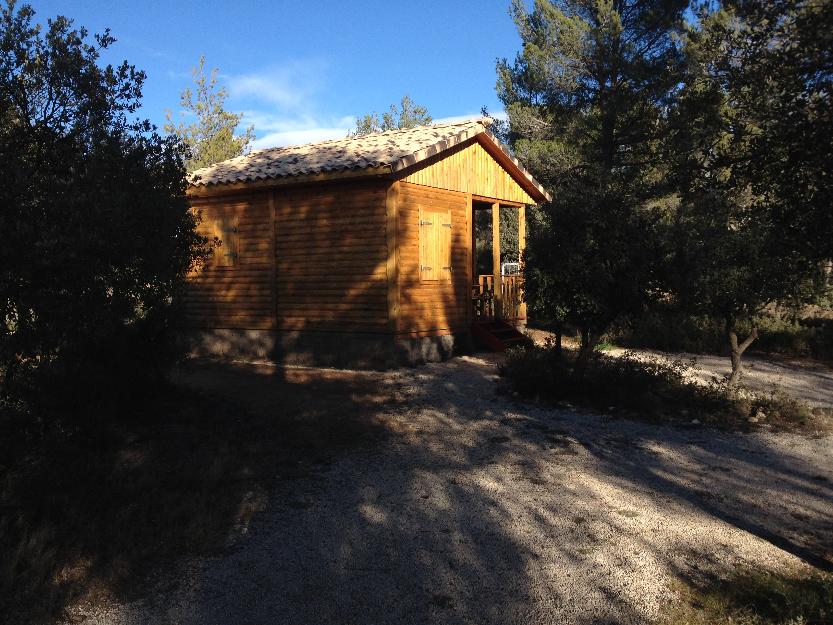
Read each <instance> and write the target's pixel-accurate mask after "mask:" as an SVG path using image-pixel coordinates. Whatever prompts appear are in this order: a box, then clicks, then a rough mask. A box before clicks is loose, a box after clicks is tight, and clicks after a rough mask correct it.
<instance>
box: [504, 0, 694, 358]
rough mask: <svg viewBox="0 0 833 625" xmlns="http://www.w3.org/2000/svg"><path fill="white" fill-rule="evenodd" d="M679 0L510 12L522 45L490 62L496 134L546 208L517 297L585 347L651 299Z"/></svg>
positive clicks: (541, 0) (540, 6) (567, 4)
mask: <svg viewBox="0 0 833 625" xmlns="http://www.w3.org/2000/svg"><path fill="white" fill-rule="evenodd" d="M686 5H687V2H685V1H683V0H677V1H670V0H667V1H654V2H641V1H640V2H637V1H628V2H619V3H612V2H589V1H583V0H561V1H556V2H551V1H549V0H537V1H536V2H535V4H534V8H533V10H532V12H531V13H527V9H526V5H525V3H524V2H522V1H520V0H518V1H516V2H515V3H514V4H513V10H512V12H513V16H514V18H515V22H516V24H517V27H518V32H519V34H520V36H521V39H522V44H523V48H522V51H521V52H520V53H519V54H518V56H517V58H516V59H515V61H514V63H513V64H510V63H508V62H507V61H506V60H504V61H501V62H500V63H499V64H498V94H499V96H500V98H501V101H502V102H503V104H504V106H505V107H506V111H507V114H508V117H509V121H508V125H507V126H506V127H504V128H503V129H502V135H503V138H504V139H505V140H507V141H508V142H509V144H510V145H511V147H512V148H513V150H514V151H515V152H516V154H517V155H518V156H519V158H520V159H521V160H522V161H523V162H524V163H525V164H526V166H527V167H528V168H529V169H530V170H531V171H532V173H533V175H535V176H536V178H537V179H538V180H539V181H541V182H542V183H543V184H544V185H545V186H547V187H548V188H549V189H550V190H551V191H552V195H553V198H554V200H553V202H552V203H550V204H548V205H545V206H544V207H542V210H541V211H540V214H539V215H538V216H537V221H536V223H535V227H530V228H529V236H528V242H527V253H526V258H525V265H526V269H525V276H526V292H527V299H528V300H529V302H530V304H531V307H532V309H533V310H534V311H536V312H537V313H538V314H542V315H543V316H544V317H546V318H548V319H562V320H563V321H564V322H568V323H571V324H573V325H575V326H577V327H579V328H581V330H582V337H583V344H584V346H585V348H588V347H589V346H591V345H592V344H593V342H594V341H595V338H596V337H598V335H600V334H601V333H602V332H604V330H605V329H606V328H607V327H608V325H609V324H610V323H612V322H613V321H614V320H615V319H617V318H619V317H621V316H622V315H626V314H628V313H632V312H635V311H638V310H641V308H642V307H643V306H644V305H645V303H646V302H647V301H649V300H650V299H652V297H653V296H654V295H655V294H656V292H657V289H656V287H657V285H656V274H657V271H656V265H657V263H658V262H659V261H660V260H661V259H662V257H663V248H662V245H661V243H662V239H661V237H660V236H659V235H658V234H657V230H658V228H659V226H660V225H661V224H662V221H663V219H664V217H665V215H666V212H667V207H666V204H667V199H666V196H667V193H668V190H667V188H666V186H665V184H664V179H665V177H664V175H663V161H662V158H661V155H660V153H659V151H658V149H657V148H658V141H659V139H660V137H661V136H662V135H663V133H664V132H665V117H664V113H663V112H664V110H665V108H666V106H667V105H668V101H669V94H670V93H671V91H672V89H673V87H674V85H675V84H676V83H677V81H678V66H679V63H680V52H679V50H678V48H677V45H676V43H675V35H676V33H677V32H678V31H679V30H681V28H682V14H683V10H684V9H685V7H686Z"/></svg>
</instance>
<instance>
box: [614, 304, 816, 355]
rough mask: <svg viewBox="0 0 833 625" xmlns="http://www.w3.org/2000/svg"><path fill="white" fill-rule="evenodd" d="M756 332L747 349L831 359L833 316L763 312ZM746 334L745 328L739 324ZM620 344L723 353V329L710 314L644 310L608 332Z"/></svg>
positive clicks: (675, 350)
mask: <svg viewBox="0 0 833 625" xmlns="http://www.w3.org/2000/svg"><path fill="white" fill-rule="evenodd" d="M757 322H758V332H759V334H760V336H759V337H758V339H757V340H756V341H755V342H754V343H753V344H752V346H751V347H750V350H751V351H755V352H762V353H768V354H778V355H781V356H788V357H798V358H803V357H811V358H817V359H819V360H833V319H827V318H821V317H818V318H808V319H798V320H795V321H794V320H790V319H785V318H783V317H781V316H779V315H776V314H772V315H765V316H762V317H760V318H759V319H758V320H757ZM740 330H741V333H742V334H746V333H747V332H748V331H749V328H741V329H740ZM609 338H610V340H612V341H613V342H615V343H616V344H618V345H621V346H623V347H634V348H647V349H658V350H661V351H666V352H690V353H695V354H725V353H726V352H727V349H726V333H725V331H724V329H723V325H722V323H721V322H720V321H719V320H717V319H713V318H711V317H705V316H699V317H698V316H692V315H684V314H681V313H679V312H675V311H670V310H660V311H652V312H647V313H645V314H643V315H642V316H640V317H639V318H638V319H635V320H633V321H629V322H624V323H620V324H619V325H618V326H616V327H615V328H614V329H613V330H611V332H610V333H609Z"/></svg>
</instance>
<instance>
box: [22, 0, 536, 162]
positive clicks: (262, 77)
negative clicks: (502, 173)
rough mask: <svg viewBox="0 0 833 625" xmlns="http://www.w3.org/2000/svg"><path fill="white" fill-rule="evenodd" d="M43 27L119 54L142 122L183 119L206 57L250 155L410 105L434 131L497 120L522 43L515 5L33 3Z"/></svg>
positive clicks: (491, 0)
mask: <svg viewBox="0 0 833 625" xmlns="http://www.w3.org/2000/svg"><path fill="white" fill-rule="evenodd" d="M29 3H30V4H31V5H32V6H33V8H34V9H35V11H36V13H37V15H36V20H37V21H38V22H45V21H46V19H47V18H48V17H54V16H55V15H57V14H63V15H66V16H68V17H71V18H73V19H75V21H76V25H82V26H85V27H86V28H87V29H88V30H90V31H91V32H100V31H102V30H103V29H104V28H105V27H109V28H110V29H111V31H112V33H113V35H114V36H115V37H116V38H117V39H118V42H117V43H116V44H115V45H114V46H113V49H112V51H111V52H110V53H109V54H108V55H107V57H105V58H106V60H107V61H108V62H118V61H120V60H122V59H127V60H128V61H129V62H131V63H133V64H134V65H136V66H137V67H139V68H141V69H144V70H145V71H146V72H147V74H148V78H147V82H146V84H145V89H144V106H143V109H142V115H143V116H144V117H147V118H148V119H150V120H151V121H152V122H154V123H156V124H157V125H159V126H161V125H162V124H163V123H164V120H165V110H166V109H173V110H174V112H175V113H176V112H177V109H178V105H179V93H180V92H181V91H182V89H183V88H185V87H186V86H188V84H189V83H190V80H191V77H190V70H191V68H192V67H193V66H194V65H196V63H197V61H198V59H199V56H200V54H205V55H206V62H207V65H208V66H209V67H219V68H220V76H221V80H222V81H223V82H224V83H225V84H226V85H227V86H228V88H229V90H230V93H231V95H230V98H229V100H228V102H227V107H228V108H229V109H230V110H234V111H243V112H245V114H246V118H245V121H247V122H249V123H253V124H254V126H255V132H256V134H257V142H256V145H255V147H269V146H273V145H287V144H295V143H304V142H308V141H315V140H321V139H325V138H332V137H341V136H344V134H345V133H346V131H347V129H349V128H351V127H352V126H353V123H354V118H355V117H356V116H358V115H361V114H363V113H367V112H370V111H373V110H377V111H382V110H385V109H386V108H387V107H388V106H389V105H390V104H391V103H393V102H394V101H397V102H398V101H399V99H400V98H401V97H402V95H404V94H406V93H407V94H409V95H410V96H411V98H412V99H413V100H415V101H416V102H417V103H419V104H423V105H425V106H427V107H428V109H429V111H430V113H431V114H432V116H433V117H434V118H435V120H442V119H446V118H456V117H469V116H476V115H478V114H479V112H480V108H481V107H482V106H483V105H486V106H487V107H488V108H489V110H490V111H495V112H497V111H499V110H500V105H499V102H498V100H497V97H496V95H495V88H494V87H495V61H496V59H497V58H500V57H508V58H512V57H514V56H515V53H516V51H517V49H518V47H519V45H520V39H519V37H518V35H517V33H516V31H515V26H514V24H513V23H512V20H511V18H510V16H509V12H508V9H509V0H481V1H475V0H454V1H450V2H442V1H439V0H437V1H434V2H427V1H426V2H413V1H410V2H397V1H396V0H388V1H386V2H380V1H376V0H373V1H370V0H359V1H353V2H346V1H341V0H330V1H328V2H327V1H322V0H308V1H303V0H296V1H285V0H280V1H276V2H254V1H248V0H241V1H237V2H211V1H207V0H202V1H191V0H187V1H184V0H169V1H168V2H159V1H157V0H138V1H137V0H133V1H130V2H125V1H122V0H109V1H104V0H71V1H69V2H68V1H67V0H63V1H62V2H58V1H54V0H29Z"/></svg>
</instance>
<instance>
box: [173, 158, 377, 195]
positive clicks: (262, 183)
mask: <svg viewBox="0 0 833 625" xmlns="http://www.w3.org/2000/svg"><path fill="white" fill-rule="evenodd" d="M390 173H391V166H390V165H381V166H379V167H364V168H361V169H342V170H338V171H327V172H319V173H316V174H305V175H300V176H281V177H276V178H259V179H256V180H241V181H237V182H228V183H214V184H189V185H188V189H187V190H186V193H187V195H188V196H189V197H203V196H209V195H223V194H226V193H240V192H245V191H256V190H262V189H269V188H273V187H282V186H289V185H302V184H310V183H316V182H326V181H330V180H356V179H363V178H382V177H386V176H389V175H390Z"/></svg>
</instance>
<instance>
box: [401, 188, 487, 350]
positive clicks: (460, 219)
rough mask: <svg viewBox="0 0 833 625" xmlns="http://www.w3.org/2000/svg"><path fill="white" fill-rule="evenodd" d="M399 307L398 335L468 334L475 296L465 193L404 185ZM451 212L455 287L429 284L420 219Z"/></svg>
mask: <svg viewBox="0 0 833 625" xmlns="http://www.w3.org/2000/svg"><path fill="white" fill-rule="evenodd" d="M398 187H399V188H398V192H397V223H398V230H397V237H396V238H397V242H398V246H399V288H398V293H399V295H398V297H399V307H398V323H397V331H398V333H399V334H400V335H402V334H422V333H424V334H432V333H443V331H446V332H447V331H450V330H457V329H460V330H467V329H468V325H469V316H468V305H469V299H470V297H471V295H470V293H469V290H470V284H469V283H470V278H469V276H470V275H471V268H470V264H469V263H470V254H469V249H470V247H471V240H470V238H471V237H470V233H471V223H470V220H471V211H470V206H471V201H470V199H469V196H468V195H467V194H465V193H459V192H455V191H447V190H443V189H435V188H431V187H427V186H421V185H416V184H411V183H408V182H400V183H398ZM420 207H423V208H424V209H428V210H447V211H450V212H451V224H452V228H451V263H452V267H453V271H452V276H453V277H452V279H451V281H444V280H434V281H425V280H422V278H421V275H420V274H421V272H420V267H419V264H420V263H419V213H420Z"/></svg>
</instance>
